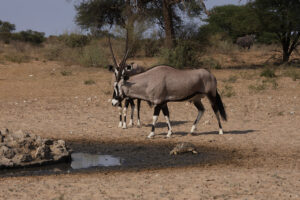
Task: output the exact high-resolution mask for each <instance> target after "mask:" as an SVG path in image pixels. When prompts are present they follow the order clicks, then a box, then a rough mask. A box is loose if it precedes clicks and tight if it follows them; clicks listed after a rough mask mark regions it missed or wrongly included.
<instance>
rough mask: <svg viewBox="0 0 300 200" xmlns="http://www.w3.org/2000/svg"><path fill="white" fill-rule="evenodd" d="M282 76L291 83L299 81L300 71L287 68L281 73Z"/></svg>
mask: <svg viewBox="0 0 300 200" xmlns="http://www.w3.org/2000/svg"><path fill="white" fill-rule="evenodd" d="M283 76H287V77H290V78H292V80H293V81H296V80H297V79H300V71H297V70H296V69H294V68H289V69H286V70H285V71H284V72H283Z"/></svg>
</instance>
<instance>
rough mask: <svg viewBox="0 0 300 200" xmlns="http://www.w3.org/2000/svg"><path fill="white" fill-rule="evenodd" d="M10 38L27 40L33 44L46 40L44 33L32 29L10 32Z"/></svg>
mask: <svg viewBox="0 0 300 200" xmlns="http://www.w3.org/2000/svg"><path fill="white" fill-rule="evenodd" d="M12 39H13V40H19V41H22V42H29V43H31V44H35V45H38V44H41V43H43V42H44V41H45V40H46V38H45V33H43V32H38V31H32V30H27V31H21V32H19V33H14V34H12Z"/></svg>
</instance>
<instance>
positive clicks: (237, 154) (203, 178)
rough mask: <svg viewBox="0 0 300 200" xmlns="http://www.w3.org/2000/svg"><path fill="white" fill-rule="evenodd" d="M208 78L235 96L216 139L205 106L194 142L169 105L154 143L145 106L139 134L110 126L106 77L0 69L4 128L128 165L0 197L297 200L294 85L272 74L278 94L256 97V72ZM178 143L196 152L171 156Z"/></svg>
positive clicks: (42, 179)
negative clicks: (170, 127) (166, 118)
mask: <svg viewBox="0 0 300 200" xmlns="http://www.w3.org/2000/svg"><path fill="white" fill-rule="evenodd" d="M298 70H299V69H298ZM64 71H68V72H71V75H68V76H63V75H62V73H61V72H64ZM213 73H214V74H215V75H216V77H217V79H218V84H219V87H218V88H219V90H220V91H221V92H222V91H223V92H228V90H230V89H228V88H230V87H231V88H232V89H231V90H232V91H231V92H233V93H235V94H233V96H232V97H223V101H224V103H225V104H226V109H227V113H228V116H229V121H228V122H225V123H223V125H224V131H225V134H224V135H222V136H221V135H218V134H217V123H216V119H215V117H214V114H213V112H212V110H211V108H210V106H209V104H208V101H207V100H205V101H204V106H205V107H206V113H205V114H204V116H203V118H202V119H201V121H200V123H199V126H198V131H197V133H198V134H197V135H196V136H187V135H186V134H187V133H188V131H189V130H190V128H191V125H192V122H193V121H194V120H195V118H196V115H197V112H196V109H195V108H194V106H193V105H191V104H189V103H172V104H171V103H170V104H169V107H170V113H171V120H172V124H173V129H174V135H173V137H172V138H171V139H165V135H166V133H167V128H166V125H165V123H164V118H163V117H162V116H160V117H159V122H160V123H159V124H158V128H157V129H156V130H157V135H156V137H155V139H153V140H147V139H146V136H147V135H148V133H149V131H150V127H149V124H150V123H151V115H152V110H151V109H150V108H149V107H148V106H147V104H145V103H142V112H141V118H142V122H143V127H142V128H136V127H133V128H128V129H126V130H122V129H119V128H117V125H118V116H117V109H114V108H113V107H111V103H110V102H108V100H109V99H110V98H111V87H110V80H111V74H110V73H109V72H107V71H105V70H101V69H95V68H80V67H76V66H61V65H59V64H57V63H53V62H48V63H42V62H33V63H27V64H20V65H19V64H9V65H0V110H1V117H0V127H1V128H4V127H6V128H9V129H12V130H18V129H22V130H25V131H30V132H32V133H34V134H37V135H41V136H43V137H50V138H55V139H64V140H66V141H67V142H68V144H69V145H70V146H71V147H72V148H73V149H74V150H75V151H82V152H90V153H101V154H111V155H115V156H119V157H122V158H124V160H125V163H126V165H124V166H121V167H116V168H112V169H110V170H108V169H104V168H101V169H98V170H95V171H92V172H84V173H75V174H57V175H44V176H23V177H6V178H0V179H1V181H0V199H299V198H300V192H299V191H300V133H299V130H300V123H299V122H300V82H299V80H297V81H293V80H292V79H291V78H287V77H279V78H276V83H277V86H276V87H277V89H273V85H274V83H272V82H270V83H267V85H266V87H265V88H263V89H262V90H258V89H255V88H256V86H259V85H260V84H262V82H261V80H262V78H261V77H259V73H260V70H217V71H213ZM232 77H235V78H232ZM234 79H235V80H234ZM86 80H94V81H95V82H96V84H92V85H86V84H84V81H86ZM249 85H252V86H255V87H252V89H249ZM250 88H251V87H250ZM253 88H254V89H253ZM257 88H258V87H257ZM228 96H230V95H228ZM179 141H180V142H181V141H188V142H192V143H194V144H195V145H196V147H197V150H198V151H199V152H200V153H199V154H197V155H190V154H185V155H179V156H177V157H174V156H169V154H168V153H169V151H170V149H171V148H172V147H173V146H174V144H175V143H176V142H179Z"/></svg>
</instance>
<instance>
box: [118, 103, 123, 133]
mask: <svg viewBox="0 0 300 200" xmlns="http://www.w3.org/2000/svg"><path fill="white" fill-rule="evenodd" d="M118 110H119V117H120V118H119V119H120V121H119V128H122V125H123V122H122V107H121V106H119V107H118Z"/></svg>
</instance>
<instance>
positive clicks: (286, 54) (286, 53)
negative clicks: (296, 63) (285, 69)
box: [281, 39, 291, 63]
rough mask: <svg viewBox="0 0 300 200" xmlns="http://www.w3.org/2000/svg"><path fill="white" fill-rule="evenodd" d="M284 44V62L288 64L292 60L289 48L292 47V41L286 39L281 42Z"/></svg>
mask: <svg viewBox="0 0 300 200" xmlns="http://www.w3.org/2000/svg"><path fill="white" fill-rule="evenodd" d="M281 44H282V62H283V63H285V62H288V61H289V59H290V55H291V54H290V52H289V47H290V40H287V39H284V40H282V42H281Z"/></svg>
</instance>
